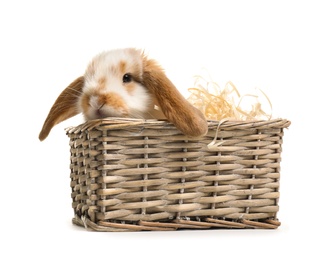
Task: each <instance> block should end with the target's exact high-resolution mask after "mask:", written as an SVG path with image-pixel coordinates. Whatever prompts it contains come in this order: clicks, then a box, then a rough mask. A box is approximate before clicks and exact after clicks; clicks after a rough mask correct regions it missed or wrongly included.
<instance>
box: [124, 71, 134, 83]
mask: <svg viewBox="0 0 321 260" xmlns="http://www.w3.org/2000/svg"><path fill="white" fill-rule="evenodd" d="M131 81H132V76H131V75H130V74H128V73H126V74H124V76H123V82H124V83H128V82H131Z"/></svg>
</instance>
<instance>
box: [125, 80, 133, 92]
mask: <svg viewBox="0 0 321 260" xmlns="http://www.w3.org/2000/svg"><path fill="white" fill-rule="evenodd" d="M125 88H126V90H127V92H128V94H130V95H132V94H133V92H134V90H135V88H136V86H135V83H134V82H129V83H126V84H125Z"/></svg>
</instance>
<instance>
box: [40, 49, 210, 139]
mask: <svg viewBox="0 0 321 260" xmlns="http://www.w3.org/2000/svg"><path fill="white" fill-rule="evenodd" d="M155 107H156V108H158V109H155ZM79 113H82V114H83V115H84V119H85V120H93V119H100V118H106V117H132V118H142V119H152V118H153V119H163V120H164V119H165V120H168V121H169V122H171V123H173V124H174V125H175V126H176V128H177V129H178V130H180V131H181V132H182V133H183V134H185V135H187V136H189V137H201V136H204V135H206V134H207V131H208V124H207V120H206V118H205V116H204V114H203V113H202V112H201V111H200V110H198V109H197V108H195V107H194V106H193V105H191V104H190V103H189V102H188V101H187V100H186V99H185V98H184V97H183V96H182V94H181V93H180V92H179V91H178V90H177V89H176V87H175V86H174V85H173V83H172V82H171V81H170V80H169V79H168V78H167V76H166V75H165V72H164V71H163V69H162V67H161V66H160V65H159V64H158V63H157V62H156V61H155V60H153V59H150V58H148V57H147V55H146V54H145V53H144V51H142V50H140V49H135V48H125V49H114V50H109V51H104V52H101V53H99V54H98V55H96V56H95V57H94V58H93V59H92V61H91V62H90V63H89V64H88V66H87V69H86V70H85V73H84V75H83V76H80V77H78V78H77V79H75V80H74V81H73V82H72V83H71V84H70V85H69V86H68V87H67V88H66V89H65V90H63V91H62V93H61V94H60V95H59V96H58V98H57V99H56V101H55V103H54V104H53V106H52V107H51V109H50V111H49V114H48V116H47V118H46V120H45V122H44V124H43V127H42V130H41V132H40V134H39V139H40V141H43V140H44V139H46V138H47V136H48V135H49V133H50V131H51V129H52V128H53V127H54V126H55V125H57V124H59V123H60V122H62V121H64V120H67V119H68V118H71V117H73V116H75V115H77V114H79Z"/></svg>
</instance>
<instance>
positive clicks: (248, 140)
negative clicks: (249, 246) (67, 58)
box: [67, 118, 290, 231]
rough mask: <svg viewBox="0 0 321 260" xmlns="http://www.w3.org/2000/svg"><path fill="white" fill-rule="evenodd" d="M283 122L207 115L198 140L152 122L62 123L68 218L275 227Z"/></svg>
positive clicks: (111, 226) (109, 224)
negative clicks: (204, 131) (66, 159)
mask: <svg viewBox="0 0 321 260" xmlns="http://www.w3.org/2000/svg"><path fill="white" fill-rule="evenodd" d="M289 125H290V121H288V120H285V119H273V120H257V121H226V122H223V123H222V124H219V122H218V121H208V126H209V131H208V134H207V135H206V136H205V137H202V138H189V137H186V136H185V135H183V134H181V132H179V131H178V130H177V129H176V128H175V127H174V126H173V125H172V124H170V123H168V122H166V121H157V120H139V119H124V118H109V119H102V120H94V121H89V122H87V123H85V124H82V125H79V126H77V127H72V128H69V129H67V135H68V136H69V138H70V151H71V165H70V169H71V174H70V178H71V188H72V193H71V197H72V201H73V202H72V207H73V209H74V218H73V223H74V224H77V225H80V226H83V227H85V228H86V229H89V230H95V231H143V230H179V229H211V228H220V229H221V228H233V229H244V228H263V229H275V228H277V227H278V226H279V225H280V222H279V220H278V219H277V212H278V210H279V206H278V200H279V195H280V193H279V184H280V183H279V179H280V161H281V151H282V138H283V129H284V128H287V127H288V126H289Z"/></svg>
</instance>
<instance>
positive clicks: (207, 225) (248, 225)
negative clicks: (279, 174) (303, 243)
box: [72, 215, 281, 232]
mask: <svg viewBox="0 0 321 260" xmlns="http://www.w3.org/2000/svg"><path fill="white" fill-rule="evenodd" d="M72 223H73V224H75V225H78V226H81V227H84V228H86V229H87V230H92V231H101V232H121V231H126V232H128V231H175V230H182V229H277V228H278V227H279V226H280V225H281V222H279V221H278V220H277V219H265V220H260V221H254V220H246V219H240V220H238V221H235V220H222V219H214V218H205V219H204V220H199V221H193V220H183V219H175V220H170V221H169V222H151V221H139V222H137V223H136V224H126V223H117V222H109V221H99V222H98V223H94V222H92V221H91V220H90V219H89V218H87V217H85V216H82V217H79V216H78V215H75V216H74V218H73V219H72Z"/></svg>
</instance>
